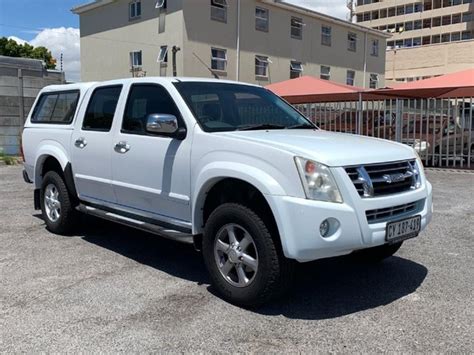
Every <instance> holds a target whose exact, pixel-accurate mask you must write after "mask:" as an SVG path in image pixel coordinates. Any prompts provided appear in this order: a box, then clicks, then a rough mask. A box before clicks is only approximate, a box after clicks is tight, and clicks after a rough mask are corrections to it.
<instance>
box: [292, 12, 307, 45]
mask: <svg viewBox="0 0 474 355" xmlns="http://www.w3.org/2000/svg"><path fill="white" fill-rule="evenodd" d="M293 22H295V24H296V25H294V24H293ZM303 27H304V22H303V19H302V18H301V17H296V16H291V19H290V36H291V38H293V39H299V40H302V39H303ZM293 29H296V30H299V31H300V34H299V35H296V34H293Z"/></svg>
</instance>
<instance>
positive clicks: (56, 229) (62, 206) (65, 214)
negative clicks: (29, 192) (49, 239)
mask: <svg viewBox="0 0 474 355" xmlns="http://www.w3.org/2000/svg"><path fill="white" fill-rule="evenodd" d="M71 200H72V199H71V196H70V194H69V191H68V190H67V187H66V184H65V183H64V180H63V178H62V177H61V176H60V175H59V174H58V173H57V172H55V171H48V172H47V173H46V174H45V176H44V178H43V183H42V184H41V192H40V204H41V212H42V215H43V219H44V221H45V223H46V228H47V229H48V230H49V231H50V232H53V233H55V234H61V235H65V234H68V233H70V232H71V230H72V229H73V228H74V226H75V224H76V222H77V219H78V212H77V211H76V210H75V209H74V206H73V204H72V201H71ZM54 211H55V212H54Z"/></svg>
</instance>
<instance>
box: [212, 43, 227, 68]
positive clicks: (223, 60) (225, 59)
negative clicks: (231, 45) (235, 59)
mask: <svg viewBox="0 0 474 355" xmlns="http://www.w3.org/2000/svg"><path fill="white" fill-rule="evenodd" d="M213 50H215V51H223V52H224V58H220V57H214V56H213V55H212V51H213ZM213 61H218V62H224V69H218V68H213V66H212V63H213ZM227 64H228V62H227V49H225V48H217V47H211V69H212V70H214V71H217V72H220V73H226V72H227Z"/></svg>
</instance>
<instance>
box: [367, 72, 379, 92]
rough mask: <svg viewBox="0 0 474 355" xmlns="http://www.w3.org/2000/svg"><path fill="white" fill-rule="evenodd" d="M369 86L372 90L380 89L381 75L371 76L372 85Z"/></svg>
mask: <svg viewBox="0 0 474 355" xmlns="http://www.w3.org/2000/svg"><path fill="white" fill-rule="evenodd" d="M369 86H370V88H371V89H377V88H378V87H379V75H378V74H370V83H369Z"/></svg>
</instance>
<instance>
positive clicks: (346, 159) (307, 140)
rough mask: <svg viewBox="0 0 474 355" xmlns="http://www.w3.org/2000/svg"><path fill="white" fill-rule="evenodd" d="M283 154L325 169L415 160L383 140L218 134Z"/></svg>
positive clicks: (290, 133)
mask: <svg viewBox="0 0 474 355" xmlns="http://www.w3.org/2000/svg"><path fill="white" fill-rule="evenodd" d="M219 134H222V135H225V136H228V137H232V138H234V139H238V140H242V141H247V142H255V143H260V144H265V145H267V146H272V147H274V148H276V149H280V150H286V151H289V152H291V153H293V154H294V155H295V156H301V157H303V158H308V159H312V160H315V161H317V162H319V163H322V164H325V165H328V166H349V165H357V164H374V163H384V162H390V161H398V160H407V159H414V158H415V156H416V155H415V153H414V151H413V149H412V148H410V147H408V146H406V145H403V144H400V143H396V142H393V141H388V140H384V139H378V138H372V137H366V136H360V135H354V134H348V133H333V132H327V131H322V130H260V131H233V132H225V133H219Z"/></svg>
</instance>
